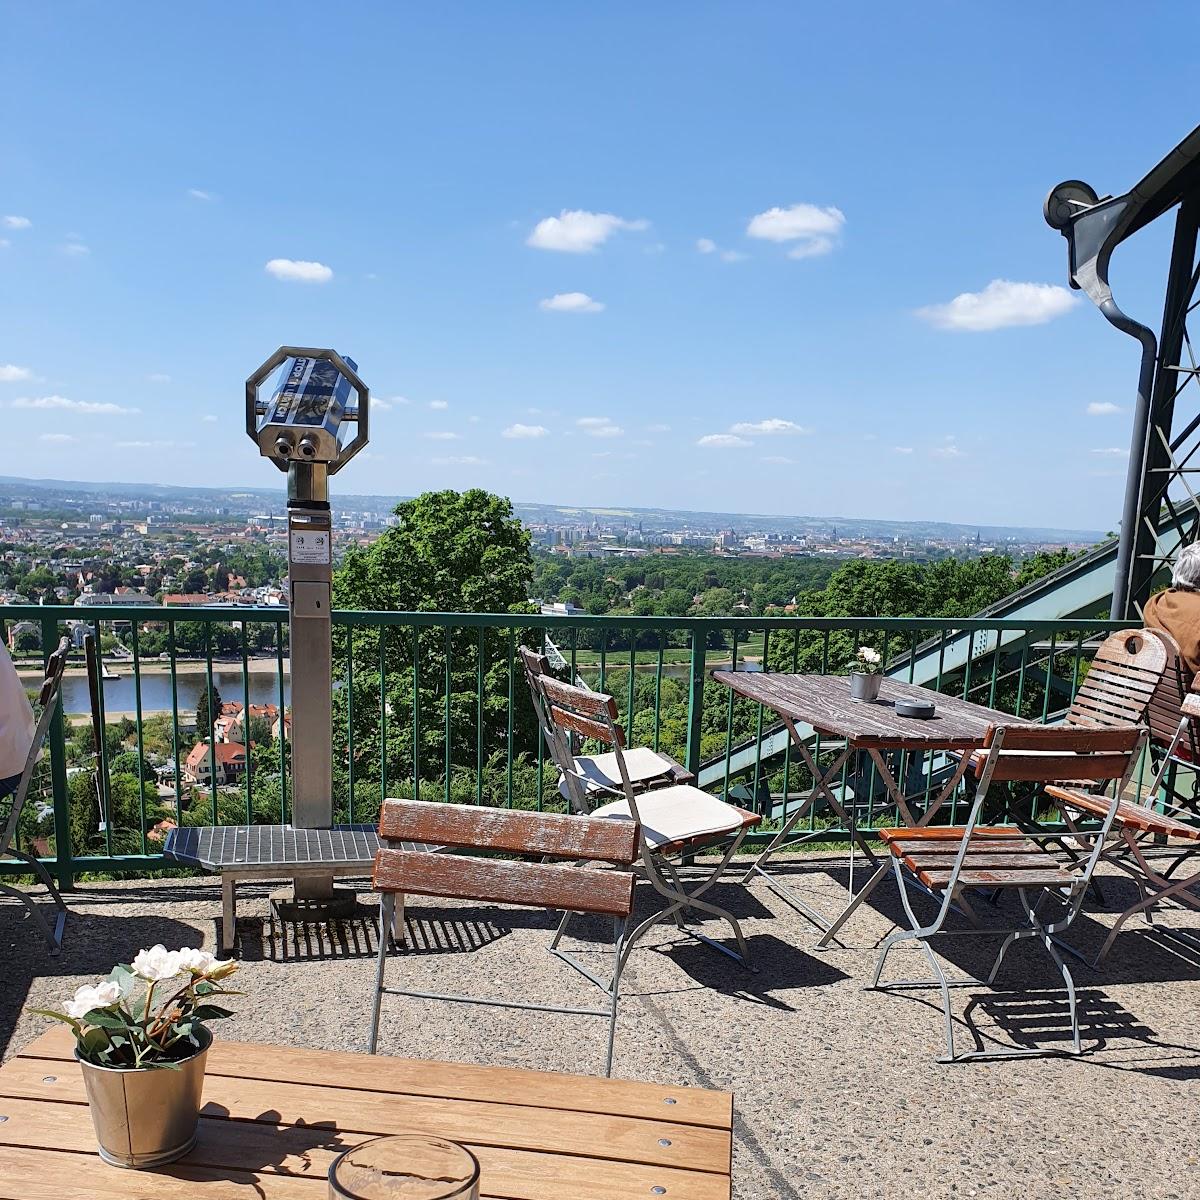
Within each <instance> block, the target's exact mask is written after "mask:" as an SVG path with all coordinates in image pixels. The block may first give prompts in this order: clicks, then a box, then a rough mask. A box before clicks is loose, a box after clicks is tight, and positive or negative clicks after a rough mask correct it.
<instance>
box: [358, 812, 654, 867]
mask: <svg viewBox="0 0 1200 1200" xmlns="http://www.w3.org/2000/svg"><path fill="white" fill-rule="evenodd" d="M379 836H380V837H381V838H384V839H385V840H387V841H391V842H431V843H433V844H434V845H438V846H461V847H470V848H473V849H478V850H503V851H507V852H509V853H512V854H529V855H536V856H540V855H549V856H551V857H554V858H569V859H572V860H575V861H581V860H583V859H600V860H602V861H604V862H617V863H631V862H633V860H634V859H635V858H637V854H638V829H637V826H636V825H635V824H633V823H632V822H615V821H605V820H599V819H595V818H592V817H581V816H577V815H575V814H573V813H572V814H566V813H546V812H529V811H526V810H523V809H510V808H488V807H486V806H483V805H474V804H444V803H442V802H441V801H437V802H431V801H427V800H393V799H390V798H389V799H387V800H384V802H383V812H382V813H381V814H380V817H379Z"/></svg>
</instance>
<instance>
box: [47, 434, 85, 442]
mask: <svg viewBox="0 0 1200 1200" xmlns="http://www.w3.org/2000/svg"><path fill="white" fill-rule="evenodd" d="M38 441H39V442H77V441H79V439H78V438H77V437H74V436H73V435H71V434H69V433H39V434H38Z"/></svg>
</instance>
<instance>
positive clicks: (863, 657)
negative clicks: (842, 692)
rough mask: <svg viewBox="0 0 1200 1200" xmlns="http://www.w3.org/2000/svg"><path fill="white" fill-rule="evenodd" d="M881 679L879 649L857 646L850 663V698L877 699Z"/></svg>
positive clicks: (881, 666) (881, 661)
mask: <svg viewBox="0 0 1200 1200" xmlns="http://www.w3.org/2000/svg"><path fill="white" fill-rule="evenodd" d="M882 681H883V659H882V657H881V655H880V653H879V651H878V650H874V649H872V648H871V647H870V646H859V648H858V653H857V654H856V655H855V656H854V659H853V661H852V662H851V663H850V699H851V700H865V701H870V700H878V699H879V685H880V683H881V682H882Z"/></svg>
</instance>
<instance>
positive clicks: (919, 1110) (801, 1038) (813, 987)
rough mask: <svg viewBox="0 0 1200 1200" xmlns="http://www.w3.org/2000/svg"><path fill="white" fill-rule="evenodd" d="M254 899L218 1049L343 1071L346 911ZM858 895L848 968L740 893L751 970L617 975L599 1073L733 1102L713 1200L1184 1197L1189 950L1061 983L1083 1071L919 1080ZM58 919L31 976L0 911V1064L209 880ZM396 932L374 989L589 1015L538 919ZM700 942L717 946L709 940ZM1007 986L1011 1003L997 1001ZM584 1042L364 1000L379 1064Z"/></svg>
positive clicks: (1035, 1033)
mask: <svg viewBox="0 0 1200 1200" xmlns="http://www.w3.org/2000/svg"><path fill="white" fill-rule="evenodd" d="M781 869H782V870H784V871H785V872H786V873H787V874H788V875H789V876H790V877H791V878H792V879H793V881H794V882H796V883H797V884H798V885H799V886H801V887H802V888H803V889H804V891H805V895H806V896H807V897H808V898H809V899H810V901H811V902H812V903H814V904H815V905H816V906H817V907H820V908H821V909H822V910H823V911H826V912H830V913H832V912H836V911H837V909H838V907H839V905H840V904H843V903H844V902H845V895H846V893H845V890H844V887H845V880H846V875H845V871H844V869H843V867H842V865H841V861H840V860H838V861H835V860H824V861H821V862H814V861H813V860H812V859H811V858H810V859H806V860H804V862H799V861H790V862H788V863H786V864H782V866H781ZM269 891H270V888H269V887H266V886H264V887H259V888H254V887H246V888H245V889H243V890H242V891H241V892H240V893H239V923H238V937H239V953H240V956H241V958H242V960H243V963H244V964H245V970H244V971H243V972H242V973H241V977H240V985H241V987H242V988H243V989H244V990H245V992H246V995H245V996H244V997H243V998H242V999H241V1000H240V1001H239V1003H238V1008H239V1013H238V1015H237V1017H235V1018H233V1019H232V1020H229V1021H225V1022H223V1023H222V1024H221V1026H220V1031H219V1032H220V1033H221V1034H223V1035H224V1036H227V1037H230V1038H236V1039H241V1040H245V1041H256V1042H277V1043H280V1042H281V1043H292V1044H297V1045H306V1046H315V1047H327V1048H329V1049H337V1050H364V1049H365V1039H366V1021H367V1014H368V1011H369V998H370V989H371V983H372V964H371V961H370V959H371V956H372V954H373V951H374V946H375V935H374V931H373V929H372V925H371V920H370V917H371V911H372V909H371V905H370V899H371V898H370V896H369V895H368V896H366V897H365V898H364V903H363V905H362V918H361V919H359V920H351V921H346V922H343V923H342V925H341V927H340V929H339V930H338V932H337V933H336V935H335V936H333V937H332V938H330V937H328V936H325V935H323V934H322V932H321V931H320V930H319V929H318V928H316V927H293V926H287V927H282V926H279V925H275V926H274V927H272V924H271V922H270V920H269V912H270V906H269V902H268V899H267V896H268V892H269ZM642 891H643V895H642V900H643V901H644V902H646V903H649V902H650V900H651V898H652V897H651V894H650V893H649V890H648V889H642ZM1106 893H1107V898H1108V901H1109V904H1110V905H1111V906H1123V904H1124V903H1126V902H1127V900H1126V897H1127V896H1128V895H1129V885H1128V884H1126V883H1124V882H1123V881H1122V880H1120V879H1115V880H1112V881H1106ZM242 896H244V899H241V897H242ZM876 896H877V897H878V900H876V899H875V898H873V900H872V904H873V905H874V907H866V908H864V909H863V910H860V913H859V914H858V915H857V916H856V918H855V919H854V921H853V922H852V923H851V924H850V926H849V927H848V928H847V930H845V931H844V932H845V933H846V935H847V938H848V941H849V943H850V944H849V945H848V946H847V947H845V948H841V949H834V950H831V951H827V952H819V951H815V950H813V949H812V947H813V944H814V942H815V940H816V939H815V935H814V931H813V929H812V927H811V926H810V925H809V924H808V923H807V922H806V921H805V920H804V919H803V918H801V917H799V916H798V915H797V914H796V913H794V912H793V911H792V910H791V909H790V908H788V906H787V905H786V904H784V903H783V902H782V901H780V900H779V899H778V898H777V897H776V896H775V895H774V894H773V893H772V892H771V891H769V890H768V889H767V888H766V887H765V886H764V885H763V884H762V882H761V881H760V882H757V883H755V884H754V885H753V886H752V888H751V889H750V890H749V891H746V890H743V889H741V888H739V887H737V886H736V885H732V884H731V885H727V886H723V887H722V888H720V889H718V895H717V902H718V903H721V904H724V905H726V906H727V907H729V908H731V909H732V910H733V911H735V912H736V913H737V914H738V916H739V917H741V918H743V920H744V927H745V930H746V934H747V937H748V938H749V939H750V943H751V948H752V951H753V954H754V956H755V961H756V964H757V965H758V967H759V970H758V972H757V973H750V972H747V971H745V970H744V969H742V968H740V967H739V966H737V965H736V964H735V963H733V962H731V961H730V960H728V959H726V958H725V957H724V956H723V955H720V954H717V953H716V952H715V951H713V950H711V949H709V948H707V947H705V946H703V945H701V944H699V943H697V942H695V941H693V940H691V939H687V938H685V937H682V936H681V935H680V934H679V932H678V931H677V930H675V929H674V928H673V927H666V926H660V927H658V928H657V929H656V930H654V931H652V935H651V936H649V937H648V938H647V939H645V941H644V942H643V943H642V944H641V945H640V946H639V948H638V949H637V950H635V952H634V954H633V956H632V958H631V960H630V967H629V969H628V971H627V973H626V976H625V985H624V997H623V1001H622V1007H621V1017H620V1022H619V1028H618V1034H617V1059H616V1069H615V1073H616V1074H618V1075H624V1076H628V1077H631V1078H638V1079H647V1080H657V1081H660V1082H668V1081H678V1082H679V1083H684V1084H694V1085H699V1086H703V1087H715V1088H725V1089H729V1090H731V1091H733V1092H734V1093H735V1095H736V1112H737V1124H736V1128H735V1156H734V1181H735V1185H734V1195H735V1196H736V1197H739V1198H740V1200H751V1198H753V1200H759V1198H770V1197H778V1198H781V1200H782V1198H790V1197H801V1196H803V1197H820V1198H822V1200H824V1198H827V1197H828V1198H831V1200H832V1198H841V1197H847V1198H849V1197H855V1198H861V1197H889V1198H891V1197H899V1196H922V1197H930V1196H934V1197H946V1196H954V1197H960V1196H964V1197H976V1196H977V1197H995V1198H1001V1197H1003V1198H1004V1200H1008V1198H1010V1197H1012V1196H1014V1195H1017V1194H1019V1195H1021V1196H1022V1197H1023V1198H1025V1200H1029V1198H1041V1197H1047V1198H1049V1197H1062V1196H1071V1197H1104V1198H1105V1200H1111V1198H1112V1197H1114V1196H1119V1197H1122V1198H1125V1197H1136V1198H1141V1197H1147V1198H1149V1197H1156V1198H1157V1197H1163V1198H1166V1197H1180V1198H1182V1197H1191V1196H1194V1195H1195V1194H1196V1191H1197V1188H1198V1187H1200V1135H1198V1134H1197V1132H1196V1121H1195V1112H1196V1110H1195V1109H1194V1108H1193V1107H1192V1106H1193V1105H1194V1104H1195V1103H1196V1102H1197V1098H1198V1096H1200V1033H1198V1032H1197V1031H1196V1027H1195V1026H1196V1021H1195V1013H1196V1000H1197V991H1196V987H1197V982H1196V981H1197V977H1198V975H1200V954H1197V953H1194V952H1191V951H1189V950H1187V949H1186V948H1184V947H1182V946H1181V945H1180V944H1179V943H1178V942H1174V941H1172V940H1171V939H1168V938H1165V937H1162V936H1161V935H1157V934H1154V933H1150V932H1148V931H1147V926H1146V925H1145V924H1144V923H1140V922H1139V923H1136V924H1131V926H1130V929H1131V932H1128V933H1125V934H1123V935H1122V937H1121V939H1120V940H1119V941H1118V942H1117V945H1116V947H1115V948H1114V950H1113V952H1112V955H1111V956H1110V958H1109V960H1108V962H1107V963H1106V964H1105V966H1104V967H1103V968H1102V969H1101V970H1100V971H1092V970H1090V969H1088V968H1086V967H1083V966H1082V965H1080V966H1079V967H1078V969H1077V970H1076V972H1075V974H1076V982H1077V984H1078V985H1079V987H1080V989H1081V997H1082V1011H1083V1014H1084V1017H1083V1020H1084V1030H1085V1036H1086V1039H1087V1045H1088V1047H1089V1050H1090V1052H1089V1053H1088V1054H1087V1055H1086V1056H1085V1057H1083V1058H1082V1059H1068V1058H1064V1057H1050V1058H1036V1059H1023V1060H1010V1061H1005V1062H995V1063H986V1064H984V1063H979V1064H970V1065H960V1066H954V1067H946V1066H939V1065H938V1064H937V1063H935V1062H934V1057H935V1056H936V1055H937V1054H938V1053H940V1051H941V1039H942V1028H941V1017H940V1013H939V1011H938V1010H937V1009H936V1007H932V1006H931V1001H932V1000H933V997H931V996H930V995H929V994H927V993H909V994H908V995H906V996H900V995H896V994H890V995H889V994H884V993H879V992H865V991H863V984H864V982H866V980H867V978H868V977H869V973H870V970H871V967H872V965H873V963H874V953H873V950H872V946H873V945H874V943H875V942H876V941H877V939H879V938H880V937H882V936H883V935H885V934H886V933H887V932H888V930H889V928H890V923H891V920H892V919H893V918H894V917H896V916H897V915H898V912H899V905H898V903H897V900H896V895H895V889H894V888H893V887H892V886H891V885H890V884H888V885H886V886H885V887H883V888H880V889H879V891H878V892H877V893H876ZM70 907H71V910H72V915H71V917H70V919H69V921H68V924H67V937H66V945H65V948H64V951H63V954H62V956H61V958H60V959H58V960H54V959H51V958H49V957H47V955H46V953H45V949H44V946H43V944H42V942H41V940H40V938H39V937H38V936H37V934H36V931H35V930H34V929H33V928H32V927H31V926H29V925H28V924H27V923H26V922H24V921H23V920H22V917H21V911H22V910H21V909H20V908H19V906H17V905H16V904H14V903H11V902H5V903H3V904H0V948H3V956H4V967H3V978H2V980H0V1046H3V1047H4V1055H5V1056H6V1057H7V1056H9V1055H11V1054H13V1053H15V1052H16V1050H17V1049H19V1048H20V1047H21V1046H22V1045H24V1044H25V1043H27V1042H28V1041H30V1040H31V1039H32V1038H34V1037H36V1036H37V1035H38V1034H39V1033H40V1032H41V1031H42V1030H43V1029H44V1028H45V1022H44V1020H43V1019H42V1018H40V1017H36V1016H31V1015H29V1014H28V1013H27V1012H24V1011H23V1010H24V1009H25V1008H26V1007H27V1006H29V1005H39V1006H40V1005H48V1004H55V1003H57V1002H58V1001H59V1000H60V999H61V998H62V997H63V996H64V995H68V994H70V992H71V991H72V990H73V989H74V988H75V987H76V986H77V985H78V984H80V983H83V982H88V981H91V980H92V979H94V978H95V977H96V976H98V975H101V974H103V973H104V972H106V971H107V970H108V968H109V967H110V966H111V965H112V963H113V962H114V961H116V960H119V959H120V960H125V961H128V959H129V958H130V956H131V955H132V954H133V953H135V952H136V951H137V950H138V949H139V948H140V947H142V946H148V945H151V944H153V943H155V942H163V943H165V944H166V945H167V946H178V945H181V944H190V945H201V944H203V945H206V946H209V947H214V946H216V945H217V944H218V943H217V931H218V925H219V920H220V895H219V889H218V887H217V886H216V883H215V881H213V880H211V879H196V880H179V881H169V882H159V881H156V882H153V883H147V882H140V883H138V882H134V883H124V884H92V885H86V886H84V887H82V888H80V889H79V891H78V892H76V893H75V894H73V895H72V896H71V898H70ZM408 921H409V931H410V939H411V942H410V944H411V947H412V950H411V952H408V953H406V954H405V955H403V957H402V960H401V961H397V962H396V964H395V970H396V972H397V973H398V974H403V975H405V976H406V978H407V980H408V981H409V982H410V983H411V984H412V985H413V986H416V987H423V988H432V989H436V990H442V991H455V990H463V989H466V990H472V989H473V990H475V991H477V992H479V991H490V993H491V994H493V995H505V994H508V995H512V994H515V986H514V985H515V984H516V983H517V981H524V983H523V985H522V986H521V987H520V995H521V996H522V997H526V996H528V995H530V994H532V993H533V992H534V991H535V990H536V992H537V993H538V994H539V995H540V996H542V997H546V998H552V999H557V1000H558V1001H561V1002H564V1003H584V1004H591V1003H594V1002H595V993H594V989H591V988H590V986H589V985H587V984H586V983H585V982H583V981H582V980H581V979H580V978H579V977H577V976H575V975H574V973H573V972H570V971H569V970H568V969H567V968H565V967H564V966H563V964H562V963H560V962H559V961H558V960H557V959H554V958H552V957H551V956H550V955H548V954H547V953H546V948H545V947H546V941H547V938H548V931H549V928H550V922H549V918H548V917H547V916H546V915H545V914H542V913H536V912H524V911H520V910H511V909H508V910H505V909H492V908H487V907H477V906H476V907H460V906H456V905H449V904H443V903H441V902H438V903H432V902H425V901H422V900H420V899H416V898H414V899H413V901H412V902H411V903H410V907H409V913H408ZM1110 921H1111V917H1110V916H1109V915H1108V913H1106V912H1103V911H1094V910H1089V911H1087V912H1085V914H1084V916H1083V917H1082V918H1081V920H1080V921H1079V922H1078V923H1077V926H1076V941H1077V942H1078V944H1080V945H1081V946H1082V947H1084V948H1085V949H1086V948H1087V947H1089V946H1090V947H1093V948H1094V947H1095V946H1097V945H1098V944H1099V940H1100V938H1101V937H1102V936H1103V930H1104V924H1105V922H1110ZM1164 923H1165V924H1168V925H1170V926H1173V927H1176V928H1181V927H1184V926H1191V927H1192V928H1195V929H1197V932H1200V914H1191V913H1180V912H1171V913H1169V914H1167V915H1166V918H1165V922H1164ZM705 928H706V931H707V932H709V933H711V934H713V935H715V936H722V930H721V928H720V923H719V922H716V921H713V922H707V923H706V926H705ZM576 932H577V934H578V937H579V940H578V941H577V943H576V946H577V948H578V949H579V950H580V951H581V952H582V953H584V954H586V955H591V956H594V957H595V960H596V962H597V965H599V964H602V963H603V964H607V961H608V958H607V956H606V955H605V953H604V948H603V938H605V937H606V936H607V934H608V927H607V925H606V924H602V923H598V922H597V923H588V922H582V921H581V922H580V923H579V926H578V929H577V930H576ZM593 939H594V940H593ZM942 948H943V951H944V953H945V954H946V955H947V956H950V961H951V962H952V963H953V964H954V965H955V966H957V967H960V968H963V969H966V970H968V971H971V972H973V973H974V972H978V971H979V970H981V969H982V967H983V964H984V960H985V958H986V953H985V950H984V947H983V944H982V943H979V942H978V941H977V939H973V938H972V939H949V940H947V941H946V944H945V945H944V946H943V947H942ZM889 968H890V971H891V972H894V973H904V974H907V975H910V976H911V975H916V974H921V975H923V974H924V962H923V959H922V956H921V955H920V952H919V951H917V950H912V949H908V950H900V951H897V952H896V953H895V954H893V956H892V960H891V963H890V964H889ZM893 977H895V975H893ZM1060 982H1061V981H1060V979H1059V977H1058V975H1057V972H1056V971H1055V970H1054V968H1053V967H1052V966H1051V965H1050V964H1049V960H1048V959H1047V958H1046V957H1045V955H1044V953H1043V952H1041V951H1040V950H1038V949H1037V948H1036V947H1034V946H1031V945H1029V944H1028V943H1026V944H1025V945H1023V946H1020V947H1018V948H1016V949H1015V950H1014V951H1013V952H1012V953H1011V954H1010V956H1009V959H1008V960H1007V961H1006V966H1005V970H1004V972H1003V973H1002V976H1001V980H1000V981H999V983H998V986H997V987H996V988H994V989H989V988H987V987H984V986H982V985H981V986H980V987H979V988H969V989H963V990H962V991H960V992H959V993H957V999H958V1001H959V1003H958V1008H957V1010H956V1011H957V1013H958V1015H959V1017H960V1018H961V1019H962V1020H964V1021H965V1022H966V1023H967V1024H966V1025H963V1026H960V1031H961V1033H962V1035H963V1042H962V1044H963V1045H964V1046H965V1045H969V1044H970V1034H969V1033H968V1028H973V1029H975V1030H976V1031H977V1032H978V1033H979V1035H980V1036H982V1037H984V1038H988V1039H994V1040H995V1041H997V1042H999V1043H1002V1044H1006V1045H1020V1044H1024V1043H1026V1042H1027V1040H1028V1039H1029V1038H1030V1037H1032V1038H1034V1039H1035V1040H1037V1041H1039V1042H1040V1043H1042V1044H1047V1043H1049V1044H1058V1045H1062V1044H1064V1039H1065V1038H1066V1035H1067V1030H1066V1023H1065V1008H1064V1006H1062V1005H1061V1004H1059V1003H1056V1001H1057V999H1058V996H1059V994H1058V993H1057V992H1056V991H1055V988H1056V986H1057V985H1058V984H1059V983H1060ZM1014 985H1019V986H1020V988H1021V990H1017V991H1009V990H1006V986H1007V987H1012V986H1014ZM603 1024H604V1023H603V1022H602V1021H596V1020H592V1019H588V1018H572V1017H558V1016H549V1015H546V1014H529V1013H521V1012H517V1011H505V1010H499V1009H488V1008H473V1007H468V1006H461V1005H445V1004H433V1003H430V1002H417V1001H403V1000H399V999H395V998H393V999H391V1000H389V1001H386V1002H385V1018H384V1022H383V1032H382V1045H383V1049H384V1052H386V1053H392V1054H400V1055H410V1056H414V1057H429V1058H442V1059H460V1060H464V1061H470V1062H485V1063H498V1064H503V1065H513V1066H522V1067H537V1068H542V1069H551V1070H572V1071H575V1070H582V1071H597V1072H599V1071H600V1070H601V1069H602V1066H603V1038H604V1030H603Z"/></svg>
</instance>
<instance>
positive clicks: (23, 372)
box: [0, 363, 33, 383]
mask: <svg viewBox="0 0 1200 1200" xmlns="http://www.w3.org/2000/svg"><path fill="white" fill-rule="evenodd" d="M32 378H33V372H32V371H31V370H30V369H29V368H28V367H18V366H16V365H15V364H13V363H0V383H21V382H22V381H23V380H26V379H32Z"/></svg>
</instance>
